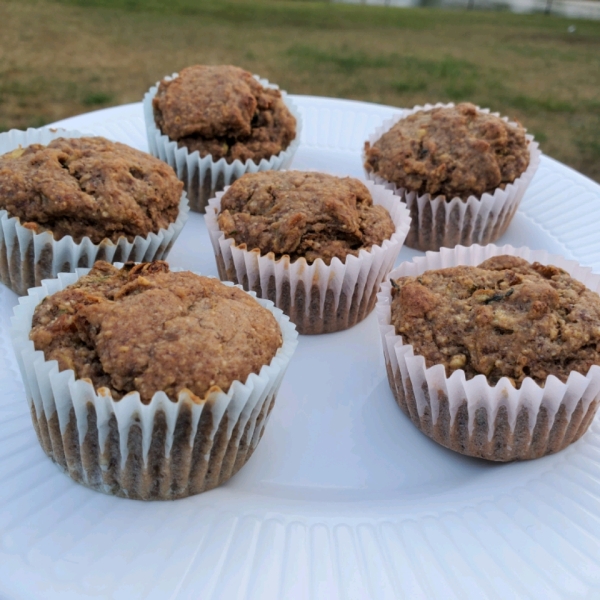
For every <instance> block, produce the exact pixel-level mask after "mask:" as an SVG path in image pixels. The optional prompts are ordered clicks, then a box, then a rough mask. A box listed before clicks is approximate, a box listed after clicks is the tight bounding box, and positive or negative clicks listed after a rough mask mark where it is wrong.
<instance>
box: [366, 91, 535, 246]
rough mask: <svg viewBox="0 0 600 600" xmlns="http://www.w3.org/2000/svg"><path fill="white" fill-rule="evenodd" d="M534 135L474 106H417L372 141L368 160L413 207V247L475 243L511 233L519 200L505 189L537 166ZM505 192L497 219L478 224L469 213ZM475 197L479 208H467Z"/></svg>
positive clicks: (373, 172) (376, 175) (380, 177)
mask: <svg viewBox="0 0 600 600" xmlns="http://www.w3.org/2000/svg"><path fill="white" fill-rule="evenodd" d="M531 140H532V138H531V136H527V135H526V130H525V129H524V128H523V127H522V126H521V125H520V124H518V123H509V122H508V121H507V120H506V119H502V118H500V117H499V116H498V115H495V114H491V113H489V111H482V110H479V109H478V108H477V107H476V106H474V105H473V104H469V103H462V104H458V105H457V106H454V105H449V106H437V107H435V108H430V109H429V110H415V111H412V112H411V113H410V114H408V115H406V116H404V117H403V118H401V119H399V120H398V121H397V122H396V123H395V124H394V125H393V126H392V127H391V128H389V129H387V130H386V131H385V132H383V133H382V134H381V135H380V136H379V137H378V138H376V139H375V140H374V141H373V142H371V141H367V142H366V143H365V154H364V158H365V163H364V166H365V169H366V171H367V173H368V174H370V176H371V177H373V178H375V179H376V180H381V181H385V182H387V183H388V184H390V185H392V186H394V187H395V188H396V189H397V190H398V193H400V194H401V195H403V198H404V200H405V201H406V202H407V203H408V204H409V205H410V207H411V215H412V216H413V228H414V229H413V231H412V232H411V234H410V235H409V240H408V241H407V243H408V245H411V246H412V247H415V248H419V249H422V250H437V249H439V247H440V246H441V245H448V246H451V245H456V243H468V242H469V241H470V242H471V243H474V242H477V243H487V242H490V241H494V240H495V239H496V238H497V237H499V236H500V235H501V234H502V233H503V232H504V230H505V229H506V227H507V226H508V223H509V221H510V218H512V214H513V213H514V211H515V210H516V204H515V203H514V202H510V203H509V204H510V206H509V207H508V208H507V206H505V204H506V202H507V201H508V199H507V198H506V196H507V194H505V193H504V194H503V193H500V192H505V191H506V190H507V186H511V189H512V188H514V187H515V185H516V184H515V182H518V181H519V179H520V178H521V177H522V176H523V174H524V173H525V172H526V171H527V170H528V167H530V165H532V163H536V164H537V158H536V157H534V156H533V155H532V150H534V148H533V147H532V145H531ZM532 167H535V165H532ZM531 175H532V174H531ZM528 179H530V177H529V176H528ZM523 191H524V189H523ZM497 193H500V194H499V196H500V197H502V198H503V200H502V202H500V203H499V205H498V206H497V207H496V209H494V210H492V217H491V219H492V220H491V221H487V220H486V221H485V222H484V221H481V222H480V223H476V217H475V213H473V214H464V215H463V214H462V213H467V212H468V213H472V211H473V210H475V209H476V208H477V204H478V203H481V201H482V199H484V196H487V197H493V196H494V195H495V194H497ZM521 195H522V194H521ZM471 198H472V200H471ZM419 199H422V200H420V201H419ZM455 199H456V200H455ZM490 199H491V198H490ZM519 199H520V196H519ZM432 202H435V204H432ZM451 202H452V203H453V205H452V206H451V207H449V206H447V205H448V203H451ZM469 203H470V204H471V205H473V206H471V208H470V209H469V210H467V204H469ZM454 205H456V206H454ZM500 205H502V206H500ZM453 209H454V212H455V213H456V214H455V215H453V216H451V215H452V211H453ZM442 213H443V214H442ZM442 217H443V218H442ZM489 218H490V217H489V216H488V217H487V219H489ZM480 220H481V219H480ZM417 226H418V227H419V229H418V230H417ZM481 236H483V237H481ZM452 242H454V243H452Z"/></svg>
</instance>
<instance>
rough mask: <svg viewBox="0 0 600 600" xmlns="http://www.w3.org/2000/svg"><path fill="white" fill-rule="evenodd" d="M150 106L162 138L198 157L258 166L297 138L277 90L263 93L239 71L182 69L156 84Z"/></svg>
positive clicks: (198, 67)
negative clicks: (264, 159)
mask: <svg viewBox="0 0 600 600" xmlns="http://www.w3.org/2000/svg"><path fill="white" fill-rule="evenodd" d="M152 106H153V108H154V119H155V121H156V125H157V126H158V128H159V129H160V130H161V131H162V133H164V134H165V135H167V136H168V137H169V138H170V139H172V140H175V141H177V143H178V146H179V147H180V148H181V147H183V146H185V147H186V148H187V149H188V150H189V151H190V152H194V151H195V150H198V151H199V153H200V156H201V157H204V156H206V155H208V154H210V155H212V157H213V158H214V159H215V160H218V159H220V158H223V157H224V158H225V159H226V160H227V162H233V161H234V160H236V159H239V160H241V161H242V162H245V161H246V160H248V159H250V160H253V161H255V162H260V160H261V159H263V158H267V159H268V158H270V157H271V156H273V155H275V154H278V153H279V152H281V151H282V150H285V149H286V148H287V147H288V146H289V145H290V142H291V141H292V140H293V139H294V138H295V137H296V119H295V118H294V116H293V115H292V114H291V113H290V111H289V110H288V108H287V107H286V105H285V104H284V102H283V100H282V98H281V93H280V92H279V90H275V89H269V88H263V87H262V86H261V85H260V83H259V82H258V81H257V80H256V79H254V77H253V76H252V74H251V73H248V71H244V70H243V69H240V68H238V67H232V66H206V65H196V66H193V67H187V68H186V69H183V70H182V71H181V73H179V76H178V77H176V78H175V79H172V80H169V81H168V80H166V79H164V80H163V81H161V82H160V85H159V86H158V91H157V93H156V96H155V97H154V99H153V101H152Z"/></svg>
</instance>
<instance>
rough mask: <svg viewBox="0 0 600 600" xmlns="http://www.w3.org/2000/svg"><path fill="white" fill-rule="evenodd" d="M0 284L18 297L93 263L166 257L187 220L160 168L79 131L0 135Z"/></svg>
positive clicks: (178, 189) (175, 185)
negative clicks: (34, 287)
mask: <svg viewBox="0 0 600 600" xmlns="http://www.w3.org/2000/svg"><path fill="white" fill-rule="evenodd" d="M0 152H1V153H2V154H1V155H0V220H1V222H2V227H1V228H0V278H1V280H2V283H4V284H5V285H7V286H8V287H10V288H11V289H12V290H14V291H15V292H17V293H18V294H20V295H24V294H26V292H27V288H29V287H33V286H35V285H39V284H40V282H41V280H42V279H44V278H47V277H53V276H55V275H56V274H57V273H58V272H60V271H73V270H74V269H75V268H76V267H89V266H91V265H92V264H93V263H94V261H95V260H96V259H104V260H107V261H111V262H114V261H122V260H128V259H135V260H142V259H149V260H152V259H155V258H161V257H163V256H166V255H167V254H168V251H169V249H170V247H171V246H172V244H173V242H174V241H175V239H176V238H177V236H178V235H179V232H180V231H181V229H182V227H183V224H184V222H185V220H186V218H187V212H188V206H187V199H186V196H185V193H182V187H183V186H182V184H181V182H180V181H179V180H178V179H177V177H176V175H175V173H174V172H173V169H171V167H169V166H168V165H166V164H164V163H163V162H162V161H160V160H157V159H156V158H154V157H152V156H150V155H149V154H146V153H144V152H140V151H138V150H135V149H133V148H130V147H129V146H126V145H125V144H120V143H117V142H110V141H108V140H106V139H104V138H102V137H81V134H79V133H77V132H64V131H56V132H52V131H44V130H29V131H27V132H20V131H11V132H8V133H6V134H1V135H0Z"/></svg>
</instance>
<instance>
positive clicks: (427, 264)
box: [376, 244, 600, 461]
mask: <svg viewBox="0 0 600 600" xmlns="http://www.w3.org/2000/svg"><path fill="white" fill-rule="evenodd" d="M501 254H510V255H514V256H519V257H521V258H524V259H525V260H527V261H529V262H535V261H537V262H539V263H542V264H551V265H555V266H557V267H560V268H562V269H564V270H565V271H567V272H568V273H569V274H570V275H571V277H573V278H574V279H577V280H578V281H580V282H582V283H583V284H584V285H586V286H587V287H588V288H589V289H591V290H592V291H594V292H596V293H599V292H600V276H598V275H595V274H593V273H592V272H591V269H589V268H587V267H582V266H580V265H579V264H578V263H576V262H574V261H569V260H566V259H564V258H562V257H561V256H557V255H552V254H548V253H547V252H546V251H544V250H530V249H529V248H525V247H523V248H513V247H512V246H502V247H499V246H495V245H493V244H489V245H487V246H480V245H472V246H470V247H468V248H467V247H464V246H457V247H456V248H454V249H447V248H442V250H441V252H436V253H434V252H427V254H426V256H425V257H419V258H415V259H414V261H412V262H405V263H402V264H401V265H400V266H399V267H398V268H396V269H394V270H393V271H392V272H391V273H389V275H388V278H387V280H386V281H385V282H384V283H383V284H382V286H381V292H380V293H379V294H378V296H377V307H376V312H377V318H378V321H379V328H380V333H381V339H382V342H383V352H384V357H385V363H386V367H387V372H388V379H389V382H390V387H391V389H392V391H393V393H394V396H395V398H396V401H397V402H398V405H399V406H400V408H401V409H402V410H403V411H404V412H405V413H406V414H407V415H408V416H409V417H410V419H411V420H412V422H413V423H414V424H415V425H416V426H417V427H418V428H419V429H420V430H421V431H423V433H425V434H426V435H428V436H429V437H431V438H432V439H434V440H435V441H436V442H438V443H440V444H442V445H444V446H446V447H448V448H451V449H452V450H456V451H457V452H460V453H462V454H467V455H469V456H477V457H480V458H486V459H489V460H495V461H510V460H523V459H531V458H538V457H540V456H544V455H546V454H551V453H553V452H557V451H559V450H562V449H563V448H565V447H566V446H568V445H569V444H571V443H572V442H574V441H576V440H578V439H579V438H580V437H581V436H582V435H583V434H584V433H585V431H586V430H587V428H588V426H589V425H590V423H591V421H592V419H593V417H594V414H595V413H596V409H597V407H598V402H599V400H600V367H599V366H592V367H591V368H590V370H589V372H588V373H587V375H586V376H584V375H582V374H580V373H577V372H572V373H571V374H570V375H569V378H568V380H567V382H566V383H563V382H561V381H560V380H559V379H558V378H557V377H555V376H553V375H551V376H549V377H548V378H547V380H546V382H545V385H544V386H543V387H541V386H540V385H538V384H537V383H536V382H535V381H534V380H533V379H531V378H526V379H525V380H524V381H523V383H522V385H521V387H520V389H518V390H517V389H515V388H514V387H513V386H512V384H511V383H510V381H509V380H508V378H506V377H503V378H502V379H501V380H500V381H499V382H498V383H497V385H496V386H494V387H492V386H491V385H489V384H488V383H487V380H486V378H485V376H484V375H477V376H476V377H474V378H472V379H470V380H466V378H465V372H464V371H463V370H457V371H455V372H454V373H452V375H451V376H450V377H446V375H445V370H444V367H443V365H435V366H433V367H430V368H429V369H427V368H426V365H425V359H424V358H423V356H420V355H414V351H413V346H412V345H410V344H404V343H403V341H402V336H399V335H396V333H395V329H394V326H393V325H391V287H392V286H391V284H390V281H389V280H390V279H398V278H399V277H404V276H417V275H420V274H422V273H424V272H425V271H428V270H432V269H442V268H447V267H454V266H458V265H469V266H476V265H478V264H480V263H482V262H483V261H484V260H487V259H488V258H490V257H492V256H498V255H501Z"/></svg>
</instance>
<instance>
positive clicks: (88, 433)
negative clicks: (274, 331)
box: [11, 269, 297, 500]
mask: <svg viewBox="0 0 600 600" xmlns="http://www.w3.org/2000/svg"><path fill="white" fill-rule="evenodd" d="M87 272H88V269H77V272H76V273H68V274H65V273H60V274H59V276H58V278H57V279H50V280H46V281H44V282H43V283H42V286H41V287H36V288H34V289H31V290H29V295H28V296H25V297H23V298H20V299H19V305H18V306H17V307H16V308H15V311H14V317H13V324H12V329H11V338H12V341H13V346H14V349H15V354H16V357H17V361H18V364H19V367H20V370H21V375H22V377H23V382H24V384H25V390H26V395H27V401H28V402H29V406H30V411H31V417H32V420H33V425H34V427H35V430H36V433H37V436H38V439H39V441H40V444H41V446H42V448H43V449H44V452H46V454H47V455H48V456H49V457H50V458H51V459H52V460H53V461H54V462H55V463H56V464H57V465H58V466H59V467H60V468H61V469H62V470H63V471H65V472H66V473H68V474H69V475H70V476H71V478H72V479H74V480H75V481H77V482H79V483H81V484H83V485H85V486H87V487H90V488H92V489H95V490H98V491H101V492H105V493H107V494H114V495H117V496H122V497H127V498H135V499H140V500H153V499H156V500H173V499H176V498H183V497H186V496H191V495H193V494H198V493H200V492H204V491H206V490H210V489H212V488H214V487H216V486H218V485H220V484H222V483H223V482H225V481H227V480H228V479H229V478H230V477H231V476H232V475H234V474H235V473H236V472H237V471H238V470H239V469H240V468H241V467H242V466H243V465H244V464H245V463H246V461H247V460H248V459H249V458H250V456H251V455H252V452H253V451H254V449H255V448H256V445H257V444H258V442H259V440H260V438H261V436H262V434H263V431H264V427H265V424H266V422H267V419H268V416H269V413H270V412H271V409H272V408H273V404H274V402H275V397H276V395H277V391H278V389H279V386H280V384H281V381H282V379H283V376H284V373H285V371H286V369H287V366H288V363H289V361H290V358H291V356H292V354H293V352H294V349H295V347H296V345H297V333H296V331H295V328H294V326H293V324H291V323H290V321H289V319H288V318H287V317H286V316H285V315H284V314H283V313H282V311H280V310H279V309H277V308H275V307H274V306H273V304H272V303H271V302H269V301H266V300H258V302H259V303H260V304H261V305H262V306H264V307H265V308H267V309H268V310H270V311H271V312H272V313H273V315H274V317H275V319H276V320H277V323H278V324H279V327H280V329H281V334H282V338H283V343H282V346H281V347H280V348H279V350H278V351H277V354H276V355H275V357H274V358H273V359H272V360H271V362H270V364H268V365H265V366H263V367H262V369H261V371H260V373H259V374H258V375H257V374H254V373H253V374H250V375H249V376H248V378H247V379H246V381H244V382H242V381H234V382H233V384H232V385H231V387H230V389H229V391H228V392H227V393H225V392H223V391H222V390H220V389H219V388H217V387H213V388H211V389H210V390H209V392H208V393H207V394H206V396H205V397H204V398H199V397H198V396H195V395H194V394H192V393H191V392H190V391H189V390H183V391H181V392H180V394H179V397H178V399H177V401H176V402H174V401H172V400H170V399H169V398H168V397H167V395H166V394H165V393H164V392H162V391H159V392H156V393H155V394H154V396H153V397H152V400H151V402H150V403H149V404H144V403H142V401H141V400H140V396H139V393H138V392H132V393H129V394H127V395H126V396H124V397H123V398H121V399H120V400H113V398H112V396H111V394H110V391H109V390H107V389H106V388H99V389H95V388H94V386H93V385H92V383H91V382H90V381H89V380H86V379H76V378H75V373H74V371H72V370H66V371H62V372H59V371H58V363H57V362H56V361H47V360H45V358H44V353H43V352H41V351H36V350H35V348H34V346H33V342H32V341H31V340H30V339H29V332H30V331H31V322H32V316H33V312H34V310H35V307H36V306H37V305H38V304H39V302H41V300H42V299H43V298H45V297H46V296H47V295H49V294H53V293H55V292H57V291H59V290H62V289H64V288H65V287H66V286H67V285H70V284H72V283H74V282H75V281H77V279H78V278H79V277H81V276H83V275H85V274H86V273H87ZM226 285H233V284H226Z"/></svg>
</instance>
